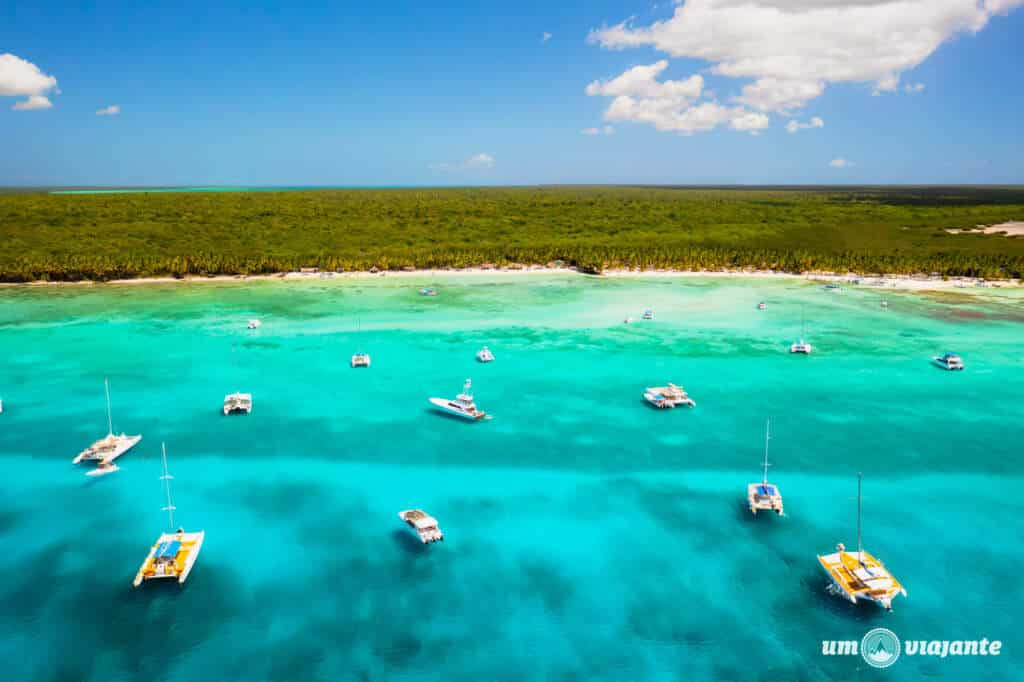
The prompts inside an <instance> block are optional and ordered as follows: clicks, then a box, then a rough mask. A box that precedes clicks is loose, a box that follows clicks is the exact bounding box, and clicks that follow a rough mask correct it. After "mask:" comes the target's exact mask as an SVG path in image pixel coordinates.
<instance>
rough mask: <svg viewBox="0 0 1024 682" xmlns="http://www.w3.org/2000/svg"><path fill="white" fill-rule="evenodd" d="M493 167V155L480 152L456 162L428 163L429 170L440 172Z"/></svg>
mask: <svg viewBox="0 0 1024 682" xmlns="http://www.w3.org/2000/svg"><path fill="white" fill-rule="evenodd" d="M493 167H494V157H493V156H491V155H490V154H484V153H482V152H481V153H480V154H474V155H473V156H471V157H469V158H468V159H466V160H464V161H460V162H458V163H449V162H444V163H432V164H430V169H431V170H435V171H442V172H446V173H447V172H453V171H466V170H474V169H482V168H493Z"/></svg>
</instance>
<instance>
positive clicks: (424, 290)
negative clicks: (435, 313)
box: [420, 287, 437, 296]
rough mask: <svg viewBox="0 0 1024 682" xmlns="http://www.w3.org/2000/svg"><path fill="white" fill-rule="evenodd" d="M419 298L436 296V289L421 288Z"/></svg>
mask: <svg viewBox="0 0 1024 682" xmlns="http://www.w3.org/2000/svg"><path fill="white" fill-rule="evenodd" d="M420 296H437V289H435V288H434V287H423V288H422V289H420Z"/></svg>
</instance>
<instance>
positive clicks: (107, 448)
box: [71, 379, 142, 464]
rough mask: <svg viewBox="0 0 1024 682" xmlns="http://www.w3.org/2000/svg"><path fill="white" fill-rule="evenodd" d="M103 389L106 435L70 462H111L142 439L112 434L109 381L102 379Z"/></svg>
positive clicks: (140, 437) (112, 423)
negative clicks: (105, 398)
mask: <svg viewBox="0 0 1024 682" xmlns="http://www.w3.org/2000/svg"><path fill="white" fill-rule="evenodd" d="M103 389H104V392H105V393H106V396H107V435H106V436H104V437H103V438H100V439H99V440H98V441H96V442H95V443H93V444H92V445H90V446H89V447H87V448H86V449H85V450H82V451H81V452H80V453H78V455H77V456H76V457H75V458H74V459H73V460H71V463H72V464H80V463H82V462H84V461H86V460H98V461H102V460H106V461H107V462H113V461H114V460H115V459H117V458H118V457H120V456H121V455H123V454H124V453H126V452H128V451H129V450H131V449H132V448H133V447H135V445H136V444H137V443H138V442H139V441H140V440H142V436H141V435H139V436H129V435H127V434H124V433H122V434H121V435H120V436H116V435H114V422H113V420H112V419H111V416H110V382H109V381H107V380H106V379H104V380H103Z"/></svg>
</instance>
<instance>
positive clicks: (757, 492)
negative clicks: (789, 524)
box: [747, 483, 784, 516]
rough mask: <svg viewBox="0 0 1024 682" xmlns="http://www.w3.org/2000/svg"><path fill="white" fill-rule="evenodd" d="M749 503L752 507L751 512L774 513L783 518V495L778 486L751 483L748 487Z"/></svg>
mask: <svg viewBox="0 0 1024 682" xmlns="http://www.w3.org/2000/svg"><path fill="white" fill-rule="evenodd" d="M747 503H748V504H749V505H750V512H751V513H752V514H757V512H759V511H773V512H775V513H776V514H778V515H779V516H783V514H784V511H783V507H782V493H781V492H779V488H778V486H776V485H774V484H772V483H768V484H764V483H751V484H750V485H748V486H747Z"/></svg>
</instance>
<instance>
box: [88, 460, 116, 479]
mask: <svg viewBox="0 0 1024 682" xmlns="http://www.w3.org/2000/svg"><path fill="white" fill-rule="evenodd" d="M120 470H121V467H119V466H117V465H116V464H114V463H113V462H111V461H110V460H109V459H101V460H100V463H99V464H97V465H96V468H95V469H90V470H89V471H86V472H85V475H86V476H106V475H107V474H112V473H114V472H115V471H120Z"/></svg>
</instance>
